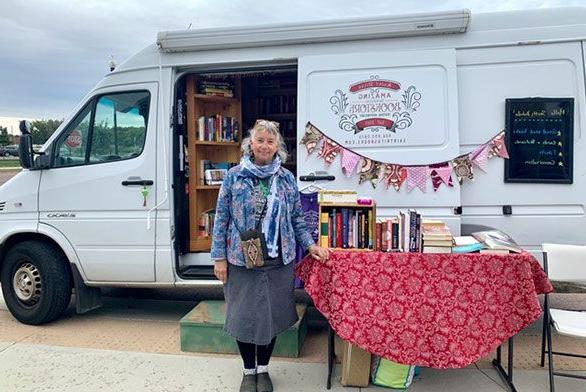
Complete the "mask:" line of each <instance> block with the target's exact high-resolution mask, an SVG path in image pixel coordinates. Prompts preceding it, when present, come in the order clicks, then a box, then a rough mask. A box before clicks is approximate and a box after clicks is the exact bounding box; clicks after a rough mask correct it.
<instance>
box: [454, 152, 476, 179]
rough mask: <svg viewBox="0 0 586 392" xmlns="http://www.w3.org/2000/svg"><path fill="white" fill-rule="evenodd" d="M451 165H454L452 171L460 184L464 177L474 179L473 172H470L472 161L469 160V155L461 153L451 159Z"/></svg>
mask: <svg viewBox="0 0 586 392" xmlns="http://www.w3.org/2000/svg"><path fill="white" fill-rule="evenodd" d="M452 166H454V172H455V173H456V176H457V177H458V182H459V183H460V185H462V182H463V181H464V178H467V179H469V180H473V179H474V173H473V172H472V162H471V161H470V156H469V155H463V156H461V157H458V158H455V159H454V160H453V161H452Z"/></svg>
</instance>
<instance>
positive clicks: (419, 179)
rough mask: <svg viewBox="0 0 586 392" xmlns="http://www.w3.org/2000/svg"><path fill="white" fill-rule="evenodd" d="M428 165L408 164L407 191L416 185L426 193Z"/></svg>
mask: <svg viewBox="0 0 586 392" xmlns="http://www.w3.org/2000/svg"><path fill="white" fill-rule="evenodd" d="M426 180H427V166H407V192H411V190H412V189H413V188H415V187H417V188H419V189H420V190H421V192H423V193H425V183H426Z"/></svg>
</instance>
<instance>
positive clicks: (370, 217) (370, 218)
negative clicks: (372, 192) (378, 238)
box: [368, 210, 376, 249]
mask: <svg viewBox="0 0 586 392" xmlns="http://www.w3.org/2000/svg"><path fill="white" fill-rule="evenodd" d="M375 225H376V222H375V221H374V215H373V210H368V248H369V249H373V248H374V234H375V233H374V227H375Z"/></svg>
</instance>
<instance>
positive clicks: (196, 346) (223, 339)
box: [179, 301, 307, 357]
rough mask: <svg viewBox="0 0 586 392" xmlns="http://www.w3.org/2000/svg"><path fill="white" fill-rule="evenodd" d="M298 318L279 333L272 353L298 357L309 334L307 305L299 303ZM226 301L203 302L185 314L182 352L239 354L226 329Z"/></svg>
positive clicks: (182, 321) (279, 355) (182, 324)
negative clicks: (289, 326)
mask: <svg viewBox="0 0 586 392" xmlns="http://www.w3.org/2000/svg"><path fill="white" fill-rule="evenodd" d="M296 307H297V315H298V317H299V320H298V321H297V322H296V323H295V324H294V325H293V326H292V327H291V328H289V329H288V330H286V331H283V332H281V333H280V334H279V335H278V336H277V342H276V343H275V349H274V350H273V355H275V356H278V357H298V356H299V354H300V353H301V346H302V345H303V341H304V340H305V335H306V334H307V320H306V317H305V315H306V310H307V305H305V304H297V305H296ZM225 315H226V303H225V302H224V301H201V302H200V303H199V304H197V306H196V307H195V308H193V310H191V311H190V312H189V313H187V315H185V316H184V317H183V318H182V319H181V321H180V322H179V325H180V335H181V351H190V352H205V353H226V354H234V353H238V347H237V346H236V341H235V339H234V338H233V337H231V336H229V335H227V334H226V333H225V332H224V320H225Z"/></svg>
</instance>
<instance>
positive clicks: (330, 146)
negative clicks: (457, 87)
mask: <svg viewBox="0 0 586 392" xmlns="http://www.w3.org/2000/svg"><path fill="white" fill-rule="evenodd" d="M320 143H322V145H321V149H320V152H319V154H318V156H319V157H320V158H322V159H323V160H324V161H325V164H326V165H327V166H330V165H331V164H332V163H333V162H334V161H335V160H336V157H337V156H338V155H340V166H341V170H342V173H344V175H345V176H346V177H350V176H352V175H353V174H354V173H355V172H356V173H357V174H358V175H359V178H358V183H359V184H362V183H363V182H367V181H369V182H370V183H371V185H372V187H373V188H376V186H377V184H378V183H379V182H384V183H385V186H386V188H387V189H389V188H390V187H391V186H392V187H393V188H394V189H395V190H396V191H397V192H398V191H399V190H400V189H401V187H402V186H403V184H404V183H405V182H407V192H411V191H412V190H413V189H415V188H418V189H419V190H420V191H421V192H424V193H425V192H426V191H427V190H426V185H427V179H428V178H430V179H431V184H432V188H433V191H434V192H437V191H438V189H439V188H440V187H441V185H442V184H444V185H445V186H446V187H448V188H451V187H453V186H454V183H453V182H452V172H453V173H454V174H455V175H456V178H457V179H458V183H459V184H460V185H462V184H463V182H464V181H465V180H468V181H469V180H473V179H474V171H473V166H476V167H478V168H479V169H480V170H482V171H483V172H486V171H487V168H488V160H489V159H491V158H494V157H500V158H504V159H508V158H509V153H508V151H507V146H506V145H505V131H501V132H499V133H498V134H497V135H496V136H494V137H493V138H492V139H490V140H489V141H488V142H486V143H483V144H481V145H479V146H477V147H476V148H474V149H473V150H472V151H471V152H469V153H467V154H464V155H460V156H458V157H455V158H454V159H450V160H447V161H445V162H435V163H430V164H427V165H414V166H405V165H402V164H400V163H391V162H380V161H377V160H374V159H370V158H367V157H365V156H363V155H360V154H358V153H356V152H355V151H352V150H350V149H347V148H345V147H342V146H341V145H340V144H339V143H337V142H336V141H334V140H332V139H330V138H329V137H327V136H326V135H325V134H324V133H323V132H322V131H320V130H319V129H318V128H317V127H315V126H314V125H313V124H311V123H310V122H308V123H307V125H306V127H305V134H304V135H303V137H302V138H301V141H300V142H299V144H302V145H304V146H305V148H306V149H307V153H308V155H311V154H312V153H313V152H314V151H315V150H316V149H317V148H318V145H319V144H320Z"/></svg>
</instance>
